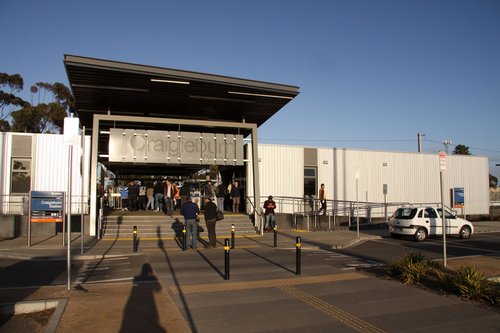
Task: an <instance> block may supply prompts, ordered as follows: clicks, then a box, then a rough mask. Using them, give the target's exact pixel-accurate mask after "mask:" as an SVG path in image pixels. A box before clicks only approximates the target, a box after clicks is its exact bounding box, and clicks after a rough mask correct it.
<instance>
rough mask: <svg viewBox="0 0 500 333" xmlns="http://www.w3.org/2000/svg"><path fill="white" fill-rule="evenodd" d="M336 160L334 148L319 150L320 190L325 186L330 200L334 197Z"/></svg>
mask: <svg viewBox="0 0 500 333" xmlns="http://www.w3.org/2000/svg"><path fill="white" fill-rule="evenodd" d="M333 170H334V160H333V149H332V148H318V184H317V186H318V189H319V186H320V184H322V183H323V184H325V194H326V198H327V199H328V200H331V199H333V196H334V171H333Z"/></svg>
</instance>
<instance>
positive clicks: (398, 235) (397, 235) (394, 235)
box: [391, 233, 401, 239]
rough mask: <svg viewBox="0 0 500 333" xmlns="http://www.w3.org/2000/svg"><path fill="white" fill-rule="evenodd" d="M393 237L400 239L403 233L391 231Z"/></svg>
mask: <svg viewBox="0 0 500 333" xmlns="http://www.w3.org/2000/svg"><path fill="white" fill-rule="evenodd" d="M391 237H392V238H398V239H399V238H401V235H400V234H395V233H391Z"/></svg>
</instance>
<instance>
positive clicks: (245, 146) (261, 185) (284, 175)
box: [0, 55, 489, 236]
mask: <svg viewBox="0 0 500 333" xmlns="http://www.w3.org/2000/svg"><path fill="white" fill-rule="evenodd" d="M64 65H65V68H66V72H67V75H68V81H69V84H70V88H71V90H72V92H73V96H74V98H75V101H76V117H77V118H78V119H79V126H80V129H81V134H80V139H79V142H80V143H79V144H78V145H75V146H74V147H75V148H74V149H75V150H74V152H73V154H74V156H76V157H77V158H74V159H73V160H72V161H73V162H72V165H71V166H70V165H69V164H68V161H69V158H68V157H69V155H68V154H69V153H68V149H67V145H66V144H65V142H64V141H65V140H64V135H56V134H24V133H1V135H0V148H1V152H0V153H1V155H2V162H1V163H0V171H1V177H2V178H1V179H0V195H1V200H2V202H1V205H0V210H1V211H0V223H1V224H0V230H1V232H3V233H4V234H9V233H11V232H14V233H16V232H15V231H13V229H16V228H18V229H19V228H21V229H23V227H22V226H23V225H24V223H25V220H26V213H27V211H28V209H29V207H28V199H27V195H28V194H29V191H67V189H68V184H69V182H68V178H69V177H68V175H69V173H68V170H69V169H71V170H72V172H71V175H72V178H71V184H72V186H71V193H72V198H73V199H72V202H71V205H70V210H71V213H72V214H82V215H85V224H86V228H85V230H87V231H88V234H89V235H91V236H94V235H96V233H97V232H98V231H97V219H98V205H99V202H98V187H99V185H100V184H102V183H103V180H104V176H103V175H102V172H101V171H100V170H102V169H101V168H100V166H104V168H105V169H106V170H110V171H111V172H112V173H113V174H114V175H116V177H117V178H119V179H137V177H150V178H151V179H154V178H158V177H161V176H174V177H179V179H182V178H183V177H184V178H186V177H189V176H190V175H192V174H194V173H197V172H199V171H200V170H202V169H207V168H210V167H211V166H216V167H217V169H218V170H219V173H220V174H221V179H220V180H221V181H222V182H224V183H229V182H231V181H232V180H234V179H235V178H236V179H239V180H240V181H242V183H243V184H244V186H243V189H244V191H245V198H244V200H243V202H245V203H246V205H245V211H246V212H247V213H249V214H252V213H254V212H255V211H257V212H258V211H259V210H260V207H261V205H262V202H263V200H265V198H267V196H268V195H273V196H274V197H275V199H276V200H278V204H279V207H278V210H281V212H283V213H294V212H297V211H302V210H307V209H314V207H312V206H311V207H309V208H308V207H307V205H305V204H304V202H307V203H309V201H306V200H304V198H308V200H309V199H314V198H315V196H316V195H317V192H318V188H319V185H320V184H321V183H324V184H325V188H326V191H327V192H326V193H327V198H328V199H331V200H335V202H334V201H332V207H331V208H332V209H335V212H333V211H332V213H334V214H338V215H344V214H347V208H346V207H347V206H348V205H350V204H352V202H354V201H356V202H365V203H367V202H371V203H382V202H400V203H409V204H412V203H436V202H439V201H440V191H439V186H440V185H439V184H440V183H439V159H438V156H437V155H433V154H432V155H431V154H423V153H402V152H376V151H364V150H353V149H341V148H316V147H299V146H286V145H265V144H259V143H258V127H259V126H260V125H262V124H263V123H264V122H265V121H267V120H268V119H269V118H270V117H272V116H273V115H274V114H275V113H276V112H278V111H279V110H281V109H282V108H283V107H285V106H286V104H287V103H288V102H290V101H292V100H293V99H294V98H295V97H296V96H297V95H298V94H299V88H298V87H296V86H291V85H285V84H277V83H270V82H262V81H255V80H248V79H241V78H234V77H227V76H220V75H213V74H205V73H198V72H190V71H182V70H176V69H170V68H162V67H154V66H146V65H139V64H130V63H123V62H117V61H110V60H103V59H95V58H87V57H81V56H74V55H65V57H64ZM282 112H285V111H282ZM457 187H458V188H462V189H464V192H465V198H466V204H465V208H466V213H467V214H488V212H489V192H488V160H487V158H485V157H476V156H458V155H453V156H449V157H448V162H447V171H446V177H445V188H446V191H445V192H446V193H445V196H446V199H445V201H446V202H449V201H450V199H451V194H450V193H451V192H450V190H451V189H453V188H457ZM371 214H374V215H377V214H379V215H380V214H381V211H380V209H378V210H374V211H373V212H371Z"/></svg>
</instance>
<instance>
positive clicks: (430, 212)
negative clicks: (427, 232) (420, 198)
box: [425, 208, 438, 219]
mask: <svg viewBox="0 0 500 333" xmlns="http://www.w3.org/2000/svg"><path fill="white" fill-rule="evenodd" d="M425 211H426V212H427V214H428V217H429V218H430V219H435V218H437V217H438V216H437V214H436V211H435V210H434V209H433V208H426V209H425Z"/></svg>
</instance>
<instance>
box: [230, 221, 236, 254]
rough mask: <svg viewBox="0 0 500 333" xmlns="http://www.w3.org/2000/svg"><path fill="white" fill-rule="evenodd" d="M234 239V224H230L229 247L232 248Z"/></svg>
mask: <svg viewBox="0 0 500 333" xmlns="http://www.w3.org/2000/svg"><path fill="white" fill-rule="evenodd" d="M234 246H235V239H234V224H231V249H234Z"/></svg>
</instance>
